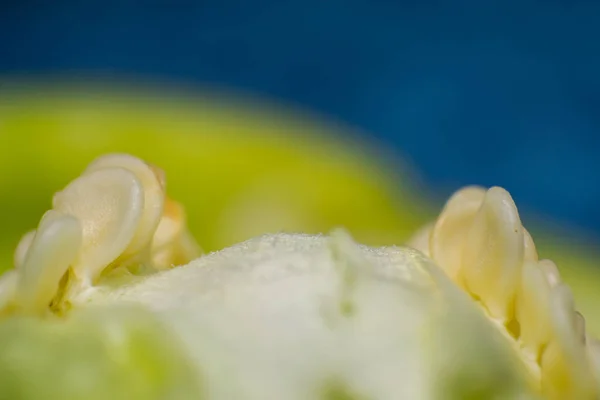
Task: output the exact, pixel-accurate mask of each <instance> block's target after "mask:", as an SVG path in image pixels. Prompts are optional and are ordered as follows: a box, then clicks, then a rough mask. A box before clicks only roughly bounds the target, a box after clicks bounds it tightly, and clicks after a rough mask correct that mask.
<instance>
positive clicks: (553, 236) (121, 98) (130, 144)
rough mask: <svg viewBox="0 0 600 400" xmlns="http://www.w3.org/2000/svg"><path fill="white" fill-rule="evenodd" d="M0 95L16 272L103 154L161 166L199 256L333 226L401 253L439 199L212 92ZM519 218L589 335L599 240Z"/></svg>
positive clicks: (319, 122) (364, 155)
mask: <svg viewBox="0 0 600 400" xmlns="http://www.w3.org/2000/svg"><path fill="white" fill-rule="evenodd" d="M48 82H50V81H48ZM2 87H3V89H4V90H3V92H2V93H1V94H0V188H1V191H0V207H1V211H0V215H1V218H0V221H1V224H2V230H1V233H0V269H6V268H9V267H11V266H12V251H13V249H14V248H15V246H16V244H17V242H18V240H19V238H20V237H21V235H22V234H24V233H25V232H27V231H28V230H30V229H33V228H35V226H36V225H37V222H38V220H39V218H40V217H41V215H42V213H43V212H44V211H45V210H47V209H48V208H49V207H50V201H51V198H52V194H53V193H54V192H56V191H58V190H60V189H61V188H62V187H63V186H64V185H65V184H66V183H68V182H69V181H70V180H72V179H73V178H74V177H76V176H77V175H78V174H79V173H80V172H81V171H82V169H83V168H84V167H85V166H86V165H87V164H88V163H89V162H90V161H91V160H92V159H93V158H95V157H97V156H98V155H101V154H104V153H107V152H128V153H131V154H134V155H136V156H138V157H141V158H143V159H145V160H148V161H150V162H152V163H154V164H156V165H158V166H160V167H162V168H163V169H164V170H165V171H166V173H167V179H168V191H169V193H170V195H171V196H172V197H173V198H175V199H177V200H179V201H181V202H182V203H183V204H184V205H185V206H186V209H187V212H188V218H189V224H190V228H191V230H192V232H193V234H194V236H195V237H196V238H197V239H198V241H199V243H200V244H201V246H202V247H203V248H204V249H205V250H206V251H213V250H218V249H220V248H223V247H225V246H228V245H231V244H234V243H236V242H239V241H241V240H245V239H248V238H250V237H252V236H255V235H259V234H262V233H265V232H277V231H282V230H284V231H297V232H312V233H318V232H327V231H329V230H330V229H332V228H334V227H336V226H345V227H346V228H347V229H349V230H350V231H351V233H352V234H353V235H354V236H355V237H356V239H357V240H358V241H360V242H364V243H367V244H372V245H386V244H401V243H402V242H404V241H405V240H406V239H407V238H408V237H409V236H410V235H411V233H413V232H414V231H415V230H416V229H417V228H418V227H420V226H421V225H422V224H424V223H426V222H428V221H429V220H431V219H432V218H434V217H435V216H436V214H437V213H438V212H439V209H440V207H441V206H442V205H443V202H444V201H445V200H446V199H445V198H443V197H442V196H439V195H437V194H436V193H437V192H436V191H435V190H433V189H434V188H428V187H426V186H425V185H424V184H422V182H421V180H420V179H419V176H418V171H417V170H416V169H415V168H412V167H411V165H410V164H409V163H407V162H405V161H404V160H400V159H399V158H398V157H397V155H395V154H393V153H390V152H388V151H387V150H386V149H385V146H383V145H382V144H380V143H377V142H376V141H375V140H368V136H367V135H364V134H361V132H358V131H356V130H355V129H353V128H352V127H349V126H343V125H341V124H339V123H334V122H332V121H330V120H326V119H323V118H320V117H317V116H315V115H311V114H309V113H307V112H304V111H302V110H300V109H291V108H287V107H283V106H281V105H278V104H274V103H267V102H263V101H260V100H258V99H256V98H249V97H242V96H236V95H233V94H231V93H229V94H228V93H224V92H217V91H192V92H184V91H182V90H177V89H173V88H170V87H168V86H153V87H151V86H143V85H137V86H132V85H123V84H120V85H118V84H107V83H106V82H101V81H98V82H95V83H93V82H91V81H87V82H86V83H76V82H74V81H69V80H63V81H60V82H59V81H51V83H44V81H43V80H38V81H31V80H28V81H5V82H4V83H3V85H2ZM517 205H518V201H517ZM522 219H523V221H524V223H525V225H526V226H527V227H528V228H529V229H530V231H532V233H533V235H534V238H535V240H536V243H537V244H538V247H539V250H540V253H541V257H543V258H551V259H553V260H555V261H556V262H557V264H558V266H559V268H560V270H561V273H562V275H563V278H564V279H565V280H566V281H567V282H568V283H569V284H571V286H572V287H573V289H574V292H575V295H576V299H577V302H578V307H579V309H580V310H581V311H582V313H583V314H584V315H585V316H586V318H587V321H588V326H589V328H590V330H591V331H593V332H595V333H596V334H599V333H600V311H598V310H597V308H598V307H597V304H600V303H598V301H599V300H600V295H599V294H598V291H599V290H598V289H599V288H600V269H598V268H597V266H596V261H597V260H598V259H599V257H598V256H599V254H598V253H597V251H596V250H595V244H596V243H597V242H595V241H594V240H592V239H590V238H589V237H588V236H587V235H586V234H584V233H583V232H580V231H576V230H573V229H570V228H567V227H566V226H564V225H560V224H552V223H550V222H549V221H548V220H547V219H542V218H539V217H536V216H535V215H532V214H530V213H524V214H523V215H522Z"/></svg>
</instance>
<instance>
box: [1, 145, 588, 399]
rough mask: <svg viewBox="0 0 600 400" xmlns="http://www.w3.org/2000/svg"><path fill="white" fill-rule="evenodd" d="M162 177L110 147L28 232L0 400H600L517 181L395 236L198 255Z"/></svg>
mask: <svg viewBox="0 0 600 400" xmlns="http://www.w3.org/2000/svg"><path fill="white" fill-rule="evenodd" d="M168 176H169V171H163V170H161V169H160V168H159V167H158V166H155V165H152V164H150V163H148V162H146V161H144V160H141V159H139V158H137V157H135V156H133V155H128V154H121V153H118V154H117V153H113V154H107V155H104V156H101V157H99V158H97V159H95V160H91V163H90V164H89V165H88V166H87V168H86V169H85V170H83V171H82V172H81V174H80V176H79V177H74V179H73V180H72V181H71V182H70V183H68V184H67V185H66V186H65V187H63V188H62V189H60V190H59V191H57V192H56V194H55V195H54V197H53V199H52V202H51V208H50V209H49V210H48V211H47V212H45V213H44V214H43V215H42V216H41V219H40V220H39V224H38V225H37V228H36V229H35V230H32V231H30V232H28V233H24V235H23V236H22V239H21V241H20V242H19V244H18V246H17V247H16V249H15V252H14V266H13V268H12V269H9V270H7V271H6V272H5V273H4V274H3V275H2V276H1V278H0V399H41V398H47V399H59V398H60V399H211V400H212V399H217V400H231V399H239V400H243V399H249V400H254V399H256V400H259V399H260V400H267V399H269V400H270V399H281V400H283V399H286V400H287V399H290V400H296V399H297V400H301V399H318V400H345V399H348V400H351V399H352V400H359V399H365V400H388V399H389V400H393V399H414V400H420V399H448V400H452V399H581V400H586V399H590V400H592V399H597V398H598V396H599V394H600V384H599V383H600V380H599V379H600V346H599V345H598V342H597V341H596V339H594V338H593V337H592V335H590V334H589V333H588V332H587V331H586V326H585V325H586V324H585V318H584V316H583V315H582V313H580V312H579V311H578V309H577V306H576V304H575V302H574V299H573V294H572V293H571V290H570V289H569V287H568V286H567V285H566V284H565V283H563V280H562V278H561V274H560V272H559V271H560V266H557V265H556V264H555V263H554V262H552V261H551V260H548V259H545V258H544V255H543V254H538V250H537V249H536V245H535V240H534V239H535V238H532V235H530V234H529V232H528V231H527V230H526V229H525V228H524V227H523V225H522V223H521V220H520V217H519V213H518V211H517V208H516V206H515V203H514V202H513V199H512V197H511V196H510V194H509V193H508V192H507V191H506V190H504V189H502V188H500V187H492V188H489V189H485V188H482V187H477V186H470V187H466V188H464V189H461V190H459V191H458V192H456V193H455V194H454V195H452V196H451V198H450V199H449V200H448V201H447V203H446V204H445V206H444V207H443V209H442V210H441V212H440V214H439V216H438V217H437V219H436V220H434V221H432V222H431V223H429V224H427V225H426V226H424V227H423V228H422V229H420V230H418V231H417V232H415V234H414V236H413V238H412V239H411V240H409V241H408V242H407V243H397V245H396V246H383V247H374V246H366V245H362V244H360V243H357V242H356V241H355V240H354V239H353V238H352V237H351V235H350V233H348V232H347V231H346V230H345V229H344V228H343V227H340V228H338V229H334V230H333V231H331V232H329V233H326V234H306V233H301V232H299V233H293V232H285V233H284V232H273V233H268V234H264V235H261V236H257V237H255V238H252V239H249V240H246V241H243V242H241V243H238V244H235V245H232V246H230V247H227V248H224V249H222V250H219V251H214V252H205V251H203V250H202V243H197V242H196V240H195V239H194V238H193V235H192V233H191V232H190V230H189V229H188V226H187V222H186V211H185V208H184V205H183V204H181V203H179V202H177V201H176V200H173V199H171V198H170V197H169V196H168V195H167V188H168V187H169V186H168ZM198 196H202V188H198ZM5 212H6V210H5Z"/></svg>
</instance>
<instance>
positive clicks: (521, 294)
mask: <svg viewBox="0 0 600 400" xmlns="http://www.w3.org/2000/svg"><path fill="white" fill-rule="evenodd" d="M409 244H410V245H411V246H413V247H415V248H417V249H419V250H421V251H422V252H424V253H425V254H426V255H427V256H429V257H430V258H431V259H433V260H434V261H435V263H436V264H437V265H439V266H440V267H442V268H443V269H444V271H445V272H446V274H447V275H448V276H449V277H450V278H451V279H452V280H453V281H454V282H455V283H456V284H457V285H459V286H460V287H462V288H463V289H464V290H465V291H466V292H467V293H469V294H470V295H471V296H472V297H473V299H475V300H477V301H478V302H480V304H481V305H482V306H483V307H484V309H485V310H486V312H487V314H488V315H489V317H490V318H492V319H493V320H494V321H495V322H496V325H497V326H499V327H500V328H501V329H503V330H504V331H505V332H506V333H507V336H510V337H512V338H513V339H514V340H515V341H516V343H517V345H518V348H519V349H520V351H521V352H522V354H523V357H524V358H525V359H526V361H527V363H528V365H529V366H530V367H533V368H532V372H533V373H534V374H535V375H537V377H536V378H537V381H538V382H539V385H540V389H541V391H542V392H543V393H544V394H545V395H547V396H548V397H549V398H555V399H588V398H589V399H593V398H596V397H595V396H596V395H597V383H596V380H597V379H598V377H597V375H598V372H599V370H598V369H597V367H596V365H597V363H598V360H600V353H599V352H598V344H597V342H596V340H595V339H593V338H590V337H589V336H588V335H587V334H586V331H585V320H584V318H583V316H582V315H581V314H580V313H579V312H577V311H576V310H575V306H574V301H573V295H572V293H571V291H570V289H569V288H568V287H567V286H566V285H565V284H564V283H562V282H561V279H560V275H559V272H558V269H557V267H556V265H555V264H554V263H553V262H552V261H550V260H540V259H539V257H538V253H537V250H536V248H535V244H534V242H533V239H532V238H531V235H530V234H529V233H528V232H527V230H526V229H525V228H524V227H523V226H522V224H521V220H520V218H519V214H518V211H517V208H516V206H515V204H514V202H513V199H512V198H511V196H510V194H509V193H508V192H507V191H506V190H504V189H502V188H499V187H493V188H491V189H489V190H485V189H484V188H481V187H466V188H464V189H462V190H460V191H458V192H456V193H455V194H454V195H453V196H452V197H451V198H450V199H449V200H448V202H447V203H446V205H445V207H444V208H443V210H442V212H441V214H440V215H439V217H438V219H437V220H436V221H435V222H434V223H432V224H429V225H427V226H426V227H424V228H423V229H422V230H421V231H420V232H418V233H417V234H416V235H415V237H414V238H413V239H412V240H411V241H410V243H409Z"/></svg>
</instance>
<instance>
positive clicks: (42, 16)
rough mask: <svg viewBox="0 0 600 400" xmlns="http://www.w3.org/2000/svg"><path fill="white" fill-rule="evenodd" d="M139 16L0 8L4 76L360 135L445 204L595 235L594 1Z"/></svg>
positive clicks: (273, 7) (208, 10)
mask: <svg viewBox="0 0 600 400" xmlns="http://www.w3.org/2000/svg"><path fill="white" fill-rule="evenodd" d="M51 3H54V4H52V5H50V4H51ZM140 4H141V3H139V2H135V1H129V0H122V1H118V2H110V1H103V2H99V3H94V2H79V1H69V0H68V1H62V2H35V1H25V0H22V1H12V2H7V3H5V5H2V6H0V38H1V39H2V40H0V74H4V73H9V74H13V73H19V74H23V73H31V74H36V73H46V72H59V73H73V74H77V73H79V72H82V71H83V72H86V73H89V72H94V73H95V72H99V73H103V74H109V75H110V74H115V75H117V76H118V75H121V74H131V75H134V76H135V75H142V76H144V77H146V78H156V79H164V78H168V79H170V80H175V81H176V82H180V83H183V84H186V83H193V84H203V83H209V84H217V85H225V86H227V87H231V88H234V89H242V90H245V91H250V92H252V93H257V94H259V95H263V96H267V97H271V98H273V99H276V100H283V101H287V102H290V103H292V104H299V105H301V106H304V107H308V108H310V109H312V110H315V111H317V112H319V113H322V114H325V115H329V116H333V117H335V118H338V119H340V120H343V121H345V122H348V123H351V124H354V125H356V126H358V127H360V128H363V129H364V130H366V131H368V132H370V133H371V134H372V135H374V136H375V137H376V138H378V139H380V140H383V141H384V142H386V143H388V144H390V145H391V147H392V148H394V149H397V150H398V151H401V152H402V153H403V154H405V155H406V156H408V157H409V158H410V159H411V160H412V161H413V162H414V163H415V164H416V165H417V167H418V168H419V169H420V171H421V172H422V174H423V177H424V178H425V180H426V183H428V184H430V185H432V186H433V187H437V188H439V189H440V190H441V191H442V192H443V194H448V193H449V192H450V191H451V190H454V189H456V188H457V187H459V186H462V185H465V184H471V183H477V184H482V185H487V186H489V185H501V186H504V187H506V188H507V189H508V190H509V191H511V192H512V194H513V195H514V197H515V199H516V200H517V202H518V203H519V204H520V205H522V206H524V207H525V208H530V209H535V210H537V211H538V212H540V213H542V214H546V215H551V216H553V217H555V218H558V219H559V220H562V221H565V222H569V223H573V224H577V225H579V226H582V227H584V228H587V229H590V230H592V231H595V232H596V233H600V211H599V205H600V173H599V171H600V158H598V157H597V154H598V152H599V151H600V1H578V0H543V1H542V0H539V1H533V0H520V1H519V0H504V1H495V0H489V1H482V0H479V1H470V0H463V1H433V0H407V1H402V0H397V1H392V0H365V1H360V0H347V1H340V0H255V1H250V0H248V1H241V0H240V1H237V0H213V1H196V2H193V1H154V2H145V5H144V6H141V5H140Z"/></svg>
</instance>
